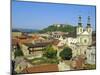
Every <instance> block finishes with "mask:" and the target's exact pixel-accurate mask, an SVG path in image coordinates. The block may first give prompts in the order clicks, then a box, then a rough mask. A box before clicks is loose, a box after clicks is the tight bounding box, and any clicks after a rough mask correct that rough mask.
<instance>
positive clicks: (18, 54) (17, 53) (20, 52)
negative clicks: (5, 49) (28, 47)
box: [14, 44, 23, 58]
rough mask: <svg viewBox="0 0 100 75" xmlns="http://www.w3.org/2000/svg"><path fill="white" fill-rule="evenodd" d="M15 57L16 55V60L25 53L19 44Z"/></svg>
mask: <svg viewBox="0 0 100 75" xmlns="http://www.w3.org/2000/svg"><path fill="white" fill-rule="evenodd" d="M14 55H15V58H16V57H17V56H23V52H22V50H21V48H20V45H19V44H17V45H16V49H15V53H14Z"/></svg>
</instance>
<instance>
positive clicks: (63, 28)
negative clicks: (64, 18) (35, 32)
mask: <svg viewBox="0 0 100 75" xmlns="http://www.w3.org/2000/svg"><path fill="white" fill-rule="evenodd" d="M75 30H76V27H75V26H72V25H66V24H60V25H59V26H58V25H50V26H48V27H47V28H44V29H43V30H41V31H39V32H41V33H45V32H52V31H62V32H75Z"/></svg>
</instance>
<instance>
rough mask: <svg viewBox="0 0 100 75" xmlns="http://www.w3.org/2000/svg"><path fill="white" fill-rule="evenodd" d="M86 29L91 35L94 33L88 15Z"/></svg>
mask: <svg viewBox="0 0 100 75" xmlns="http://www.w3.org/2000/svg"><path fill="white" fill-rule="evenodd" d="M86 31H87V32H88V33H89V34H90V35H92V27H91V24H90V16H88V20H87V26H86Z"/></svg>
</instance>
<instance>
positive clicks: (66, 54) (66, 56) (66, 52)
mask: <svg viewBox="0 0 100 75" xmlns="http://www.w3.org/2000/svg"><path fill="white" fill-rule="evenodd" d="M60 57H61V58H62V59H63V60H70V59H71V58H72V49H71V48H68V47H65V48H64V49H63V51H61V52H60Z"/></svg>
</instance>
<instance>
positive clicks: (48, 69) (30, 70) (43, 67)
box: [22, 64, 59, 73]
mask: <svg viewBox="0 0 100 75" xmlns="http://www.w3.org/2000/svg"><path fill="white" fill-rule="evenodd" d="M54 71H59V70H58V65H57V64H49V65H40V66H35V67H29V68H25V69H24V70H23V71H22V73H36V72H54Z"/></svg>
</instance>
